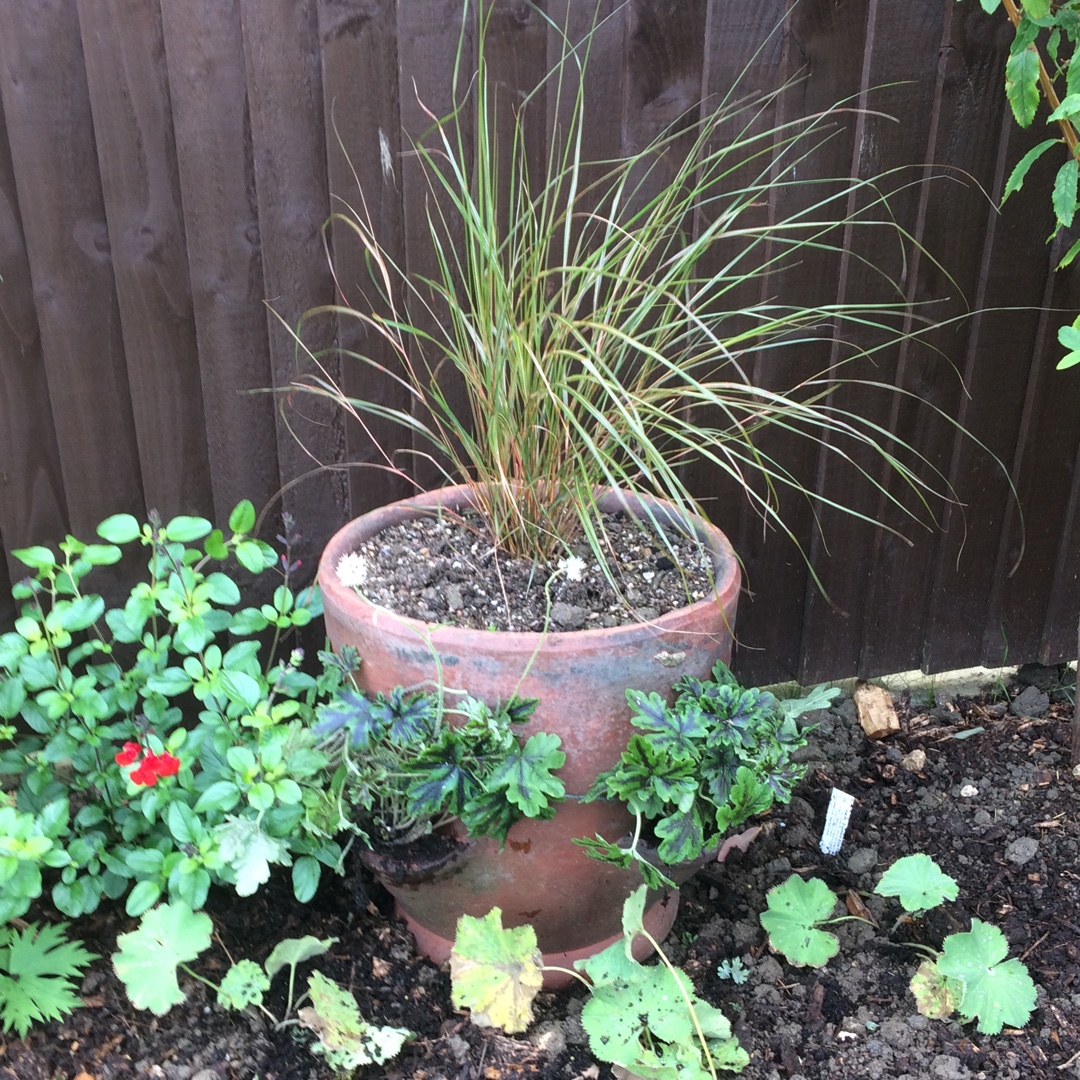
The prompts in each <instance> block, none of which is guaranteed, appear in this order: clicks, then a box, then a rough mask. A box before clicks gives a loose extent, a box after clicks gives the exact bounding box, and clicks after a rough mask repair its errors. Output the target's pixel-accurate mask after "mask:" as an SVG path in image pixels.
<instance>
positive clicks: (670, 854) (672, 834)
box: [654, 804, 705, 865]
mask: <svg viewBox="0 0 1080 1080" xmlns="http://www.w3.org/2000/svg"><path fill="white" fill-rule="evenodd" d="M654 830H655V832H656V835H657V836H658V837H659V838H660V845H659V847H658V848H657V853H658V854H659V856H660V858H661V859H663V860H664V862H666V863H668V864H669V865H673V864H675V863H681V862H686V861H687V860H689V859H694V858H696V857H697V856H698V855H700V854H701V852H702V848H703V847H704V844H705V830H704V827H703V824H702V820H701V814H700V813H699V811H698V808H697V805H696V804H695V805H694V806H692V807H691V808H690V810H689V812H687V813H679V814H670V815H669V816H668V817H665V818H661V819H660V820H659V821H658V822H657V823H656V825H655V826H654Z"/></svg>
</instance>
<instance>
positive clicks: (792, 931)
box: [758, 874, 840, 967]
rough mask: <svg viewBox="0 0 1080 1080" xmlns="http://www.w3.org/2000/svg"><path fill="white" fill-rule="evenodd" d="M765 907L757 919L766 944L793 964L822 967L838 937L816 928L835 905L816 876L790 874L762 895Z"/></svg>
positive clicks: (836, 948) (837, 944) (833, 952)
mask: <svg viewBox="0 0 1080 1080" xmlns="http://www.w3.org/2000/svg"><path fill="white" fill-rule="evenodd" d="M766 900H767V902H768V905H769V906H768V908H767V910H765V911H763V912H762V913H761V914H760V915H759V916H758V919H759V920H760V922H761V925H762V926H763V927H764V928H765V930H766V931H767V932H768V935H769V944H770V945H771V946H772V947H773V948H774V949H776V951H777V952H780V953H783V954H784V956H785V957H786V958H787V959H788V960H789V961H790V962H791V963H792V964H794V965H795V966H796V967H805V966H807V965H809V966H810V967H823V966H824V965H825V964H826V963H828V961H829V960H830V959H832V957H834V956H835V955H836V954H837V952H838V951H839V949H840V939H839V938H838V937H837V936H836V935H835V934H830V933H829V932H828V931H826V930H819V929H817V927H818V924H819V923H823V922H825V921H826V920H827V919H828V918H829V916H830V915H831V914H832V910H833V908H834V907H835V906H836V895H835V894H834V893H833V891H832V890H831V889H830V888H829V887H828V885H826V884H825V882H824V881H821V880H819V879H818V878H810V879H809V880H808V881H803V879H802V878H800V877H797V876H795V875H794V874H793V875H792V876H791V877H789V878H788V879H787V881H785V882H784V883H783V884H781V885H776V886H774V887H773V888H772V889H770V890H769V892H768V895H767V896H766Z"/></svg>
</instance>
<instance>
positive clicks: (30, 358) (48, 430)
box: [0, 130, 67, 622]
mask: <svg viewBox="0 0 1080 1080" xmlns="http://www.w3.org/2000/svg"><path fill="white" fill-rule="evenodd" d="M0 279H2V281H3V285H2V286H0V544H2V546H3V551H4V552H5V554H6V553H8V552H10V551H11V549H12V548H17V547H23V546H25V545H28V544H37V543H43V542H45V541H47V540H50V539H52V538H54V537H56V536H62V535H63V533H64V531H65V528H66V525H67V521H66V517H67V514H66V499H65V496H64V482H63V479H62V478H61V474H60V453H59V450H58V448H57V445H56V433H55V431H54V430H53V421H52V404H51V402H50V400H49V387H48V383H47V382H46V379H45V367H44V365H43V363H42V357H41V335H40V333H39V331H38V321H37V311H36V310H35V306H34V296H33V290H32V288H31V285H30V267H29V264H28V263H27V258H26V244H25V241H24V238H23V231H22V224H21V222H20V220H19V206H18V198H17V197H16V194H15V176H14V173H13V171H12V164H11V153H10V151H9V149H8V144H7V138H6V135H5V134H4V132H3V131H2V130H0ZM7 559H8V561H7V563H6V564H5V562H4V560H3V559H0V571H2V576H3V577H4V578H5V579H6V575H7V569H6V568H10V572H11V576H12V578H13V580H16V581H17V580H18V579H19V578H20V577H22V576H23V571H24V570H25V569H26V568H25V567H24V566H23V565H22V563H20V562H18V561H17V560H14V559H11V557H10V555H8V556H7ZM8 591H9V590H8V588H7V586H6V585H5V583H4V580H0V603H5V604H6V601H7V597H8ZM7 610H9V609H7V608H0V622H2V621H3V620H4V618H5V612H6V611H7Z"/></svg>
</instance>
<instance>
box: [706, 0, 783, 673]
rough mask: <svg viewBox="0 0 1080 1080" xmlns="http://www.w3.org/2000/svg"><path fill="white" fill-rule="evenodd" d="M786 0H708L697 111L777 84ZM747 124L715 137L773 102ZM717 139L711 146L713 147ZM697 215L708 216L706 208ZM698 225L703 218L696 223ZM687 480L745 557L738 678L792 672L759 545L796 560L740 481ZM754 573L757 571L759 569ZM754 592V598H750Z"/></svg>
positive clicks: (738, 181)
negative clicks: (772, 669) (767, 539)
mask: <svg viewBox="0 0 1080 1080" xmlns="http://www.w3.org/2000/svg"><path fill="white" fill-rule="evenodd" d="M787 7H788V4H787V0H772V2H770V3H760V2H758V0H735V2H729V0H710V3H709V6H708V11H707V22H706V26H705V33H704V39H705V55H704V58H703V61H704V70H703V72H702V97H703V105H702V115H703V116H708V115H709V114H711V113H712V112H713V111H714V110H716V109H718V108H721V107H724V108H728V109H730V107H731V105H732V103H733V102H734V101H735V100H739V99H743V98H757V97H759V96H760V95H763V94H767V93H768V92H769V91H771V90H772V89H774V88H775V87H777V86H779V85H780V84H781V83H782V82H783V79H784V73H785V72H786V70H787V63H788V56H787V51H786V49H785V47H784V41H783V35H782V33H781V31H782V28H783V25H784V22H785V20H786V17H787ZM755 114H756V115H755V117H754V119H753V121H752V122H751V121H750V119H749V117H747V116H746V114H745V113H739V114H738V116H737V117H735V118H733V119H731V120H729V121H727V122H726V123H722V124H721V126H720V129H719V132H718V134H717V136H716V139H717V140H719V139H733V138H735V137H736V135H738V134H740V133H741V132H742V130H743V128H744V127H745V125H746V124H747V123H748V122H749V123H751V127H750V130H749V131H747V132H746V135H745V136H744V137H748V136H750V135H754V136H760V137H761V138H763V139H765V140H767V141H769V142H771V141H773V139H774V138H775V136H772V135H771V134H770V133H771V131H772V128H773V126H774V125H775V122H776V116H777V113H776V103H775V101H773V102H772V103H771V104H769V105H766V106H756V107H755ZM718 145H719V143H718V141H717V143H716V144H714V148H716V147H718ZM760 167H761V166H760V164H754V163H753V162H747V163H745V164H742V165H740V166H739V167H737V168H736V169H735V170H734V171H733V172H732V173H731V175H730V176H729V177H728V178H727V179H726V182H725V187H726V189H727V190H728V191H732V192H735V191H739V190H741V189H743V188H745V187H746V186H747V185H750V184H752V183H754V182H755V180H756V177H757V174H758V170H759V169H760ZM772 209H773V208H772V207H771V206H769V205H768V204H766V205H761V206H759V207H757V208H753V207H751V208H749V209H746V210H743V211H742V216H741V217H740V222H742V223H743V224H744V225H746V224H753V225H755V226H761V225H764V224H766V223H767V222H768V220H769V217H770V214H771V212H772ZM701 216H702V217H703V218H705V219H710V217H711V216H710V215H709V213H708V211H707V210H703V211H702V212H701ZM703 224H704V223H703ZM730 257H731V251H730V249H729V248H727V247H726V246H725V245H724V243H723V241H721V242H720V243H718V244H717V245H715V246H714V248H713V250H712V251H711V252H710V253H709V254H708V255H707V256H706V258H707V266H706V267H703V270H704V271H705V272H706V273H712V274H714V275H715V274H720V273H723V272H728V273H729V272H730V271H729V270H727V269H726V265H725V264H726V261H727V259H728V258H730ZM770 288H771V286H770V285H768V284H766V283H765V282H762V281H761V280H750V281H747V282H745V283H743V284H741V285H735V286H733V287H731V288H730V289H729V290H728V291H727V293H726V294H725V305H726V307H727V309H728V310H729V311H730V312H732V318H731V320H729V321H730V322H731V323H732V325H729V326H726V327H725V332H727V333H729V334H734V333H736V332H739V331H740V330H744V329H746V328H748V322H747V319H746V318H745V317H742V318H740V316H739V314H738V313H739V312H740V311H746V310H747V309H749V308H751V307H753V306H755V305H757V304H760V303H761V302H762V301H763V300H764V299H765V298H766V296H767V295H769V293H768V290H769V289H770ZM702 419H703V421H704V422H714V423H715V422H717V420H716V418H715V417H708V416H703V418H702ZM687 478H688V482H689V483H690V484H691V490H694V491H695V492H696V493H697V494H698V496H699V498H700V499H701V500H702V503H703V508H704V509H705V511H706V512H707V513H708V515H709V516H710V518H711V519H712V520H713V521H714V523H715V524H717V525H719V526H720V527H721V528H722V529H723V530H724V531H725V532H726V533H727V535H728V537H729V538H730V539H731V541H732V543H733V544H734V545H735V549H736V551H737V552H738V553H739V555H740V557H741V558H742V559H743V561H744V569H745V571H746V575H745V577H744V583H743V584H744V590H745V589H748V590H749V594H748V595H746V596H744V598H743V599H742V600H741V601H740V608H739V617H738V620H737V622H736V626H735V633H736V638H737V642H738V649H737V652H736V656H735V667H736V669H737V670H738V671H739V673H740V676H741V677H743V678H745V679H747V680H750V681H760V680H758V679H757V678H756V676H757V675H758V673H760V672H762V671H764V670H766V669H767V667H768V665H769V664H771V663H773V662H774V661H775V662H777V663H778V665H779V666H781V667H782V668H783V669H784V670H788V671H791V672H794V670H795V667H796V665H797V658H798V650H799V635H800V631H801V626H800V622H799V611H798V609H797V608H791V607H783V606H781V605H779V604H778V603H777V598H776V596H775V595H773V593H772V592H771V591H770V588H769V584H768V583H769V581H771V580H772V579H773V575H772V572H771V569H770V568H767V567H766V564H765V560H764V556H765V550H768V551H770V552H772V553H773V554H775V555H776V556H777V557H778V558H780V559H784V560H790V559H791V558H792V557H794V558H795V559H798V557H799V555H798V551H797V550H796V549H795V548H794V546H793V545H791V544H788V543H787V542H786V538H781V537H777V538H776V539H777V540H778V541H779V542H778V543H774V544H772V545H771V546H770V548H768V549H765V550H763V548H762V546H761V544H760V543H758V536H759V534H760V532H761V519H760V517H759V516H758V515H757V513H756V511H755V510H754V509H753V508H752V507H751V505H750V503H749V501H748V498H747V495H746V492H745V490H744V489H743V486H742V484H741V483H739V482H738V480H737V479H735V478H734V477H733V476H730V475H728V474H726V473H724V472H723V471H722V470H721V469H720V467H719V466H717V465H714V464H712V463H710V462H707V461H705V460H704V459H701V460H699V461H697V462H692V463H691V464H690V466H689V468H688V470H687ZM759 571H760V572H759ZM755 594H756V596H757V598H756V599H755V598H754V596H755Z"/></svg>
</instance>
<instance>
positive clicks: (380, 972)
mask: <svg viewBox="0 0 1080 1080" xmlns="http://www.w3.org/2000/svg"><path fill="white" fill-rule="evenodd" d="M371 974H372V975H374V976H375V978H376V979H385V978H386V976H387V975H389V974H390V965H389V964H388V963H387V962H386V961H385V960H382V959H380V958H379V957H378V956H373V957H372V958H371Z"/></svg>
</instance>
